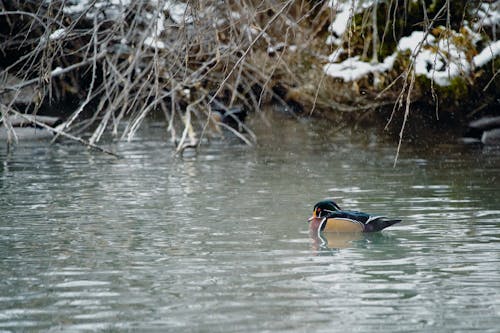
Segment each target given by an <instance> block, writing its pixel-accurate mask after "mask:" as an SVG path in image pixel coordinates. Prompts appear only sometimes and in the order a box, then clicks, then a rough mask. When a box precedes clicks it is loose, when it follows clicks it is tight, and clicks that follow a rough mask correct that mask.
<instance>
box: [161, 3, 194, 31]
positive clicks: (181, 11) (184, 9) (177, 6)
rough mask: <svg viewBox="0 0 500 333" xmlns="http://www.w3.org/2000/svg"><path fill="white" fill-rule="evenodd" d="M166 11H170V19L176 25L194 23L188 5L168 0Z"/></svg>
mask: <svg viewBox="0 0 500 333" xmlns="http://www.w3.org/2000/svg"><path fill="white" fill-rule="evenodd" d="M164 9H165V10H166V11H168V14H169V15H170V18H171V19H172V21H174V22H175V23H176V24H179V25H180V24H190V23H193V21H194V19H193V17H192V16H191V15H190V14H189V6H188V5H187V4H186V3H183V2H176V1H171V0H168V1H167V2H166V3H165V7H164Z"/></svg>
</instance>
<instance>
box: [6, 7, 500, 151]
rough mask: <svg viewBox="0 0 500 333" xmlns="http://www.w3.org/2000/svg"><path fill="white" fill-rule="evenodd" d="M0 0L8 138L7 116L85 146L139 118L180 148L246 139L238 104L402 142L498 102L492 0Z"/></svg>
mask: <svg viewBox="0 0 500 333" xmlns="http://www.w3.org/2000/svg"><path fill="white" fill-rule="evenodd" d="M0 9H1V12H0V50H1V52H0V111H1V120H2V123H1V126H3V128H4V129H5V130H6V131H7V133H8V136H7V137H8V140H7V141H8V142H13V141H15V140H16V131H15V124H16V121H15V119H19V118H22V119H25V122H24V123H26V122H30V123H32V124H33V123H34V124H36V125H37V126H40V127H43V128H45V129H49V130H51V131H54V132H55V137H54V140H55V139H57V138H60V137H66V138H69V139H72V140H77V141H80V142H82V143H84V144H86V145H88V146H92V147H99V143H100V142H101V141H102V139H103V137H113V138H115V139H119V140H131V139H132V138H133V137H134V134H135V133H136V131H137V130H138V129H139V127H140V126H141V124H143V122H144V120H145V119H147V118H148V117H152V118H155V119H157V120H162V121H163V122H164V124H165V129H166V131H167V133H168V134H169V136H170V138H171V141H172V142H173V143H174V144H175V146H176V149H177V151H178V152H181V151H182V150H183V149H185V148H186V147H197V146H198V145H200V144H201V143H203V142H205V141H206V140H210V139H211V138H213V137H218V136H222V135H224V133H225V132H231V133H232V134H233V135H236V136H238V137H239V138H241V140H243V141H244V142H246V143H247V144H249V145H252V144H254V143H255V142H256V137H255V135H253V133H252V131H251V128H248V127H247V125H246V124H245V122H244V119H245V116H246V114H247V113H250V112H257V113H258V112H259V110H261V109H262V107H263V105H266V104H269V103H273V104H276V105H279V106H280V109H281V110H284V111H286V112H289V113H290V114H292V115H294V116H299V117H303V116H306V117H309V116H316V117H324V118H326V119H328V120H329V121H332V122H335V123H339V122H358V121H370V122H371V123H377V122H378V123H381V124H382V126H386V127H387V128H388V129H390V130H391V129H392V130H393V131H396V132H397V133H398V134H399V139H400V143H401V140H402V138H403V137H404V130H405V128H406V127H407V126H408V123H409V122H413V123H418V122H422V121H425V123H426V124H429V123H435V124H438V126H462V125H463V124H465V123H466V122H468V121H470V120H471V119H474V118H477V117H480V116H482V115H491V114H493V115H495V114H498V110H499V108H498V107H499V100H498V96H500V95H499V83H500V82H499V78H498V77H499V76H498V73H499V66H500V62H499V58H498V54H499V53H500V44H499V42H498V40H497V37H498V31H497V29H498V28H499V24H500V13H499V10H500V8H499V4H498V2H494V1H465V0H460V1H450V0H425V1H424V0H420V1H412V0H401V1H396V0H386V1H374V0H365V1H362V0H345V1H341V0H339V1H313V0H309V1H305V0H303V1H291V0H287V1H271V0H264V1H253V0H247V1H244V0H233V1H195V2H191V1H190V2H181V1H173V0H141V1H129V0H79V1H76V0H73V1H70V0H54V1H15V0H10V1H9V0H7V1H2V3H1V4H0ZM33 114H35V115H36V114H38V115H42V114H45V115H47V114H48V115H55V116H57V117H59V118H61V121H60V122H58V123H54V124H50V125H48V124H46V123H44V122H43V121H38V120H37V118H36V117H30V116H29V115H33ZM263 121H264V120H263ZM17 123H19V122H17ZM417 127H418V126H417Z"/></svg>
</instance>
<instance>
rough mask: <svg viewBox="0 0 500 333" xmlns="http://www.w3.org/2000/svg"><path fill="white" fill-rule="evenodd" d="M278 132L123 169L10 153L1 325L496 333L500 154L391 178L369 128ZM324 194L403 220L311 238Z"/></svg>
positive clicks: (411, 158) (412, 155)
mask: <svg viewBox="0 0 500 333" xmlns="http://www.w3.org/2000/svg"><path fill="white" fill-rule="evenodd" d="M283 123H286V124H283ZM272 124H273V126H272V127H271V128H262V129H257V134H258V136H259V140H260V144H259V147H257V148H256V149H252V148H248V147H245V146H242V145H239V144H234V143H217V142H214V143H213V144H211V145H210V146H209V147H206V148H205V149H203V150H202V151H201V152H200V153H199V154H197V155H191V156H185V157H174V156H173V154H172V148H171V147H170V146H168V145H167V144H164V143H163V142H162V141H155V140H154V139H153V138H151V137H148V136H146V135H144V136H143V137H142V138H139V139H137V140H136V141H135V142H132V143H123V144H119V145H118V146H117V150H118V151H119V152H120V153H121V154H122V155H124V158H122V159H114V158H111V157H108V156H105V155H102V154H99V153H94V152H89V151H86V150H85V149H83V148H81V147H78V146H72V145H54V146H48V145H47V146H44V145H40V144H26V145H23V146H19V147H17V148H16V149H15V150H14V151H13V152H11V153H10V154H7V153H6V152H5V150H2V151H0V161H1V165H0V258H1V261H0V331H6V332H9V331H49V332H52V331H64V332H79V331H87V330H110V331H114V330H116V331H127V330H129V331H152V330H158V331H165V330H167V331H176V332H201V331H203V332H207V331H208V332H212V331H225V332H237V331H245V332H262V331H286V332H335V331H337V332H346V331H356V330H357V331H367V332H388V331H391V332H394V331H405V332H411V331H429V332H435V331H439V332H456V331H466V332H469V331H480V332H495V331H497V328H498V327H499V326H500V319H499V318H500V297H499V296H500V295H499V294H500V280H499V279H498V276H499V272H500V247H499V240H500V232H499V228H500V208H499V207H500V205H499V203H500V202H499V201H500V200H499V197H498V188H499V185H500V180H499V175H500V172H499V171H500V154H498V153H495V152H494V151H493V152H492V151H489V152H485V151H481V150H480V149H466V148H463V147H460V146H456V145H452V144H442V145H439V146H436V147H433V148H429V149H425V150H424V149H420V148H418V147H403V150H402V152H401V157H400V161H399V163H398V166H397V167H396V168H395V169H393V168H392V163H393V158H394V153H395V146H394V145H393V144H390V143H384V142H381V141H377V140H376V139H375V137H374V136H373V135H371V134H364V133H362V134H355V133H354V134H349V133H347V135H344V134H345V133H337V132H333V131H330V130H328V129H322V130H319V131H318V127H321V126H322V125H321V124H318V123H314V122H309V123H308V122H306V123H302V124H297V123H296V122H295V120H292V121H288V120H286V119H278V120H272ZM325 197H334V198H336V199H337V200H338V203H339V204H340V205H341V207H343V208H345V209H359V210H363V211H368V212H373V213H376V214H384V215H388V216H394V217H400V218H402V219H403V222H402V223H401V224H398V225H395V226H393V227H391V228H390V229H387V230H385V231H384V232H382V233H376V234H357V235H344V236H342V237H339V235H335V234H334V235H323V234H320V235H316V236H317V237H315V235H310V234H309V230H308V224H307V222H306V219H307V218H308V217H309V215H310V213H311V210H312V205H313V204H314V203H315V202H317V201H318V200H319V199H322V198H325ZM351 236H352V237H351Z"/></svg>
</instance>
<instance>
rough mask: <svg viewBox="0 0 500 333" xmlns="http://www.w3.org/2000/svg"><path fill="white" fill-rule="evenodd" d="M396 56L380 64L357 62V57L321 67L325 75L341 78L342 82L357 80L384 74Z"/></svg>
mask: <svg viewBox="0 0 500 333" xmlns="http://www.w3.org/2000/svg"><path fill="white" fill-rule="evenodd" d="M395 60H396V55H391V56H389V57H387V58H385V60H384V62H382V63H373V64H371V63H368V62H365V61H361V60H359V56H355V57H352V58H348V59H346V60H344V61H343V62H341V63H330V64H327V65H325V66H324V67H323V70H324V71H325V73H326V74H327V75H330V76H332V77H336V78H341V79H343V80H344V81H355V80H359V79H361V78H363V77H365V76H366V75H368V74H369V73H381V72H386V71H388V70H390V69H391V68H392V66H393V65H394V61H395Z"/></svg>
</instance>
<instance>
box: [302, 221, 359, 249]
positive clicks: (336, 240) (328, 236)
mask: <svg viewBox="0 0 500 333" xmlns="http://www.w3.org/2000/svg"><path fill="white" fill-rule="evenodd" d="M322 220H323V218H312V219H311V220H310V221H309V236H310V237H311V239H312V241H313V250H315V251H317V250H324V249H344V248H348V247H351V246H352V244H353V243H354V242H356V241H359V240H361V239H363V235H364V234H363V233H362V232H323V231H321V230H320V225H321V222H322Z"/></svg>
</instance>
